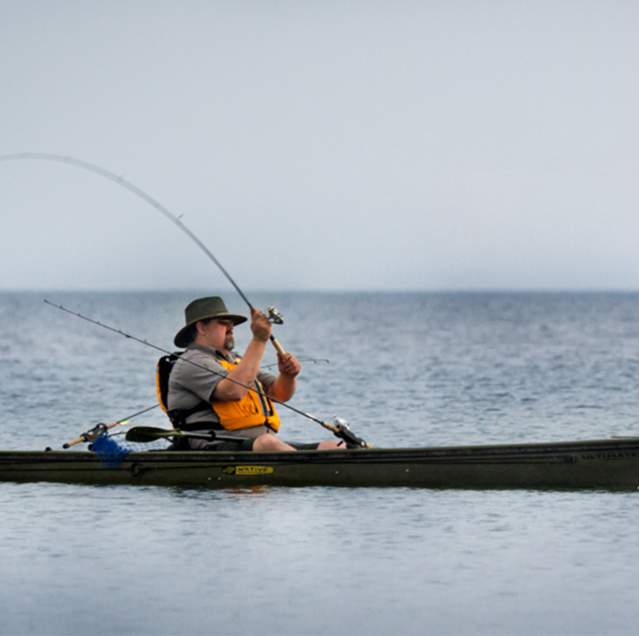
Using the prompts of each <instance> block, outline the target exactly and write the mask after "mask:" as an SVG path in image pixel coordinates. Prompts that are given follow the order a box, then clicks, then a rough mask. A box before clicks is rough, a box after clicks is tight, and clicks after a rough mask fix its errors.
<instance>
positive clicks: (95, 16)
mask: <svg viewBox="0 0 639 636" xmlns="http://www.w3.org/2000/svg"><path fill="white" fill-rule="evenodd" d="M638 32H639V3H636V2H632V1H630V0H628V1H625V2H623V1H614V0H611V1H608V2H588V1H574V2H561V1H553V2H524V1H516V0H511V1H508V2H506V1H503V2H497V1H493V2H490V1H486V2H476V1H470V0H467V1H461V0H460V1H454V0H453V1H450V0H442V1H439V2H434V1H432V2H430V1H428V0H422V1H421V2H402V1H397V2H375V1H361V2H357V1H355V2H331V1H321V2H320V1H307V2H304V1H296V2H293V1H291V2H282V1H280V2H275V1H272V2H271V1H268V0H259V1H255V2H242V1H241V0H234V1H228V2H216V1H214V0H206V1H196V0H186V1H184V2H179V3H178V2H177V1H173V2H162V1H159V0H154V1H151V0H127V1H126V2H125V1H117V0H111V1H109V2H93V1H89V0H87V1H75V2H71V1H65V0H59V1H56V0H51V1H49V2H45V1H44V0H39V1H33V0H13V1H8V0H0V82H1V86H2V99H1V100H0V115H1V116H0V133H1V135H0V154H8V153H18V152H52V153H60V154H64V155H71V156H74V157H78V158H80V159H84V160H87V161H91V162H93V163H96V164H99V165H101V166H103V167H104V168H106V169H108V170H111V171H114V172H116V173H118V174H120V175H122V176H124V177H126V178H127V179H129V180H130V181H132V182H133V183H134V184H136V185H137V186H138V187H140V188H142V189H143V190H145V191H146V192H148V193H149V194H150V195H152V196H153V197H155V198H157V199H158V200H159V201H160V202H161V203H162V204H163V205H165V206H167V207H168V208H169V209H170V210H172V211H173V212H175V213H176V214H184V217H183V220H184V222H185V223H186V224H187V225H188V226H189V227H190V228H191V229H192V230H193V231H194V232H195V233H196V234H197V235H198V236H199V237H200V239H201V240H202V241H203V242H204V243H206V244H207V245H208V246H209V248H210V249H211V250H212V251H213V252H214V253H215V255H216V256H217V257H218V258H219V259H220V260H221V261H222V263H223V264H224V265H225V266H226V267H227V269H228V270H229V271H230V272H231V274H233V275H234V276H235V278H236V279H237V280H238V283H239V284H240V285H241V286H243V287H245V288H246V289H276V290H277V289H477V288H480V289H485V288H500V289H503V288H506V289H512V288H517V289H519V288H521V289H530V288H536V289H539V288H541V289H565V288H577V289H582V288H614V289H617V288H620V289H637V288H639V205H638V204H639V179H638V175H639V116H638V113H639V82H638V69H639V37H638V36H637V33H638ZM0 241H1V243H2V245H1V249H0V288H5V289H11V288H36V289H44V288H69V289H73V288H90V289H103V288H109V289H132V288H167V287H168V288H207V287H213V288H217V289H224V288H225V287H227V286H228V285H227V284H226V282H225V280H224V279H223V278H222V276H221V274H220V273H219V272H218V271H217V270H216V269H215V267H214V265H213V264H212V263H211V262H210V261H208V260H207V259H206V257H205V256H204V255H203V254H202V253H201V252H200V251H199V250H198V248H197V247H196V246H195V245H194V244H193V243H192V242H190V241H189V239H188V238H187V237H186V236H184V235H183V234H182V233H181V232H180V231H179V229H177V228H176V227H175V226H174V225H172V224H171V223H170V222H169V221H167V220H166V219H165V218H164V217H162V215H161V214H160V213H158V212H157V211H156V210H154V209H153V208H151V207H150V206H149V205H148V204H146V203H144V202H143V201H141V200H140V199H138V198H136V197H134V196H132V195H131V193H129V192H127V191H125V190H124V189H123V188H121V187H119V186H118V185H116V184H114V183H112V182H108V181H106V180H104V179H101V178H100V177H98V176H96V175H93V174H90V173H87V172H83V171H81V170H78V169H76V168H73V167H69V166H67V165H62V164H54V163H45V162H36V161H15V162H0Z"/></svg>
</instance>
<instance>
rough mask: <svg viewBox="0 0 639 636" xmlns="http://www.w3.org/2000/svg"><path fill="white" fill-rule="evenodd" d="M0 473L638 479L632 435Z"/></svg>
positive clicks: (355, 479)
mask: <svg viewBox="0 0 639 636" xmlns="http://www.w3.org/2000/svg"><path fill="white" fill-rule="evenodd" d="M0 481H13V482H39V481H45V482H64V483H74V484H131V485H160V486H205V487H210V488H228V487H238V486H239V487H243V486H258V485H267V486H346V487H359V486H368V487H401V486H405V487H419V488H470V489H515V488H527V489H570V490H576V489H605V490H637V489H638V488H639V438H631V437H628V438H611V439H602V440H588V441H574V442H549V443H523V444H498V445H477V446H446V447H423V448H361V449H360V448H358V449H350V450H343V451H335V450H321V451H319V450H312V451H298V452H295V453H280V452H277V453H273V452H271V453H256V452H250V451H249V452H228V451H227V452H223V451H167V450H161V451H157V450H151V451H143V452H139V451H135V452H127V453H126V454H122V455H119V456H117V457H115V456H113V457H108V456H107V457H105V456H99V455H98V454H96V453H94V452H90V451H78V452H76V451H0Z"/></svg>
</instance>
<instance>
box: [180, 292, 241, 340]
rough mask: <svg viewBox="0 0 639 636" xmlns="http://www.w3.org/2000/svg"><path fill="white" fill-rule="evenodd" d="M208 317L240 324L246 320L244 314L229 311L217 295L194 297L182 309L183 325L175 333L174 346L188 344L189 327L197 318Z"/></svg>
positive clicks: (203, 318)
mask: <svg viewBox="0 0 639 636" xmlns="http://www.w3.org/2000/svg"><path fill="white" fill-rule="evenodd" d="M210 318H220V319H222V320H230V321H231V322H232V323H233V324H234V325H240V324H242V323H243V322H246V316H240V315H239V314H231V313H229V310H228V309H227V308H226V305H225V304H224V301H223V300H222V299H221V298H220V297H219V296H207V297H206V298H196V299H195V300H194V301H192V302H190V303H189V304H188V305H187V306H186V309H185V310H184V322H185V325H184V327H182V329H180V331H178V332H177V333H176V334H175V338H174V339H173V342H174V343H175V346H176V347H186V346H187V345H188V344H189V342H188V338H187V335H188V332H189V329H190V328H191V327H192V326H193V325H194V324H195V323H196V322H197V321H198V320H209V319H210Z"/></svg>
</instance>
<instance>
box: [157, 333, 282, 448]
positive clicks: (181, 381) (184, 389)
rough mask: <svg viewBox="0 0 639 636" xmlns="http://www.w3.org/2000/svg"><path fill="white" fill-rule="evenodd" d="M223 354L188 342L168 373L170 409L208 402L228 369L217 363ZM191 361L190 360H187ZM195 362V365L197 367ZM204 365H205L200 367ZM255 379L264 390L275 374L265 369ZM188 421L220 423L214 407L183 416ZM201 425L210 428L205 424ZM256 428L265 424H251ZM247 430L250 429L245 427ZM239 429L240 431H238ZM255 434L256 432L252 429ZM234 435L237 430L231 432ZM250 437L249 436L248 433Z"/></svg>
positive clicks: (231, 355) (230, 359)
mask: <svg viewBox="0 0 639 636" xmlns="http://www.w3.org/2000/svg"><path fill="white" fill-rule="evenodd" d="M219 358H222V354H221V353H219V352H218V351H216V350H215V349H212V348H210V347H205V346H202V345H196V344H191V345H189V346H188V347H187V348H186V351H185V352H184V353H183V354H182V355H181V356H180V357H179V359H178V361H177V362H176V363H175V365H174V367H173V370H172V371H171V375H170V376H169V392H168V397H167V407H168V409H169V411H172V410H174V409H180V410H188V409H192V408H195V407H196V406H197V405H198V404H200V403H201V402H211V398H212V396H213V391H215V387H216V386H217V383H218V382H219V381H220V380H221V379H222V378H225V377H226V376H227V375H228V371H227V370H226V369H225V368H224V367H223V366H222V365H221V364H220V363H219V362H218V359H219ZM236 358H237V356H236V354H234V353H231V354H230V355H229V357H228V360H229V362H234V361H235V359H236ZM187 360H190V361H191V362H194V363H195V364H192V363H191V362H187ZM196 365H197V366H196ZM202 367H204V368H202ZM257 379H258V380H259V381H260V382H261V383H262V385H263V386H264V389H268V387H269V386H270V385H271V384H272V383H273V382H274V381H275V376H274V375H272V374H271V373H266V372H265V371H260V372H259V373H258V376H257ZM186 422H187V423H188V424H196V423H197V422H207V423H210V422H214V423H215V422H219V419H218V417H217V415H216V413H215V412H214V411H213V409H211V410H209V411H198V412H197V413H194V414H193V415H190V416H189V417H187V418H186ZM204 428H209V427H208V426H206V427H204ZM253 428H255V429H258V428H259V429H261V428H264V430H265V431H266V430H267V429H266V427H261V426H257V427H253ZM244 430H246V431H248V430H249V429H244ZM237 432H239V431H237ZM253 432H254V433H256V432H257V431H253ZM233 433H234V434H235V433H236V431H233ZM251 436H252V435H251Z"/></svg>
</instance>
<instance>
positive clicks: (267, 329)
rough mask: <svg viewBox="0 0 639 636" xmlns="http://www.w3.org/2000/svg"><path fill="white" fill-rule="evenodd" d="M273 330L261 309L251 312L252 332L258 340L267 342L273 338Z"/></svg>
mask: <svg viewBox="0 0 639 636" xmlns="http://www.w3.org/2000/svg"><path fill="white" fill-rule="evenodd" d="M271 328H272V327H271V323H270V322H269V320H268V318H267V317H266V316H265V315H264V314H263V313H262V312H261V311H260V310H259V309H252V310H251V331H252V332H253V337H254V338H255V339H256V340H259V341H260V342H266V341H267V340H268V339H269V338H270V336H271Z"/></svg>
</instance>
